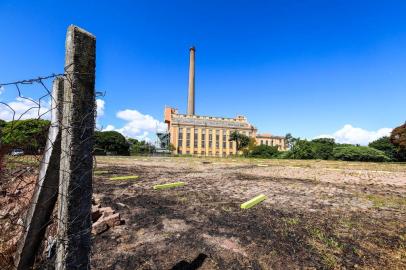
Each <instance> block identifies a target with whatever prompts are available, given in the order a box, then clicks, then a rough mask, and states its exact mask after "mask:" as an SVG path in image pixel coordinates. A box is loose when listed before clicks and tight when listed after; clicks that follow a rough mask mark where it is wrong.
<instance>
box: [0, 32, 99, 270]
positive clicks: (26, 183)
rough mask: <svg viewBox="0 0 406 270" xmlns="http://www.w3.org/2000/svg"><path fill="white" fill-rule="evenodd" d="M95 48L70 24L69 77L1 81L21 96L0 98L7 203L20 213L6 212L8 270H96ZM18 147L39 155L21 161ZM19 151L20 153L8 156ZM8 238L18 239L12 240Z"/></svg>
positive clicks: (1, 244) (2, 244) (0, 219)
mask: <svg viewBox="0 0 406 270" xmlns="http://www.w3.org/2000/svg"><path fill="white" fill-rule="evenodd" d="M95 43H96V39H95V37H94V36H93V35H92V34H90V33H88V32H86V31H85V30H83V29H80V28H79V27H76V26H73V25H72V26H69V28H68V31H67V37H66V55H65V70H64V73H60V74H51V75H48V76H44V77H37V78H34V79H26V80H20V81H15V82H9V83H1V84H0V90H4V87H7V89H6V90H7V91H9V88H10V87H9V86H14V87H15V91H16V93H17V94H16V100H15V101H12V102H8V103H7V102H4V101H0V108H1V107H3V108H5V110H1V111H0V118H1V117H2V116H3V117H7V118H8V119H7V120H9V122H6V123H3V122H0V124H1V126H0V172H1V174H0V176H1V178H0V191H1V192H2V193H3V195H4V199H3V197H0V205H3V204H2V203H3V202H4V203H6V204H7V206H6V207H8V208H9V209H12V210H13V211H14V210H15V211H14V212H13V211H10V212H13V213H11V214H10V213H8V214H6V215H3V213H0V229H1V230H2V231H3V229H4V231H5V232H6V233H5V234H4V237H5V238H4V239H0V240H1V241H0V254H1V256H0V268H3V269H31V268H32V267H33V266H34V265H38V264H42V265H44V264H47V265H53V266H55V268H56V269H79V268H80V269H89V268H90V249H91V198H92V170H93V133H94V129H95V117H96V102H95V95H96V93H95V87H94V86H95V57H96V53H95ZM51 79H53V85H52V91H50V90H49V86H48V81H49V80H51ZM26 85H33V86H35V87H39V89H37V91H36V92H35V93H36V94H37V95H39V97H38V98H31V97H28V95H27V96H25V95H23V91H24V89H23V88H24V87H25V86H26ZM10 89H11V88H10ZM41 89H42V90H41ZM49 114H50V115H51V121H50V124H48V121H45V120H47V119H49ZM33 119H35V120H38V121H36V122H34V121H33ZM22 120H24V121H22ZM27 127H29V128H32V129H33V130H34V129H35V132H31V133H30V132H27V130H25V129H26V128H27ZM27 134H28V136H27ZM42 145H45V147H44V148H43V149H42V148H41V147H43V146H42ZM16 148H23V150H24V151H25V152H26V153H27V154H31V155H32V156H29V157H28V156H22V157H20V156H17V155H19V154H20V153H21V151H20V150H19V149H16ZM12 149H14V150H13V151H12V154H13V155H11V156H10V155H6V154H7V153H10V150H12ZM40 152H43V155H42V156H41V155H39V153H40ZM2 154H3V155H2ZM14 155H15V156H14ZM2 158H3V159H2ZM38 168H39V169H38ZM20 197H21V198H20ZM20 199H21V200H20ZM56 205H57V206H58V207H57V208H56V207H55V206H56ZM16 209H17V210H16ZM23 214H24V219H21V217H22V216H23ZM8 234H10V237H11V236H12V235H13V234H14V235H17V236H16V237H15V239H6V237H7V236H6V235H8ZM17 240H18V245H16V242H17ZM7 245H8V246H7ZM3 251H7V252H3ZM40 251H41V252H42V254H40ZM12 253H14V261H11V259H10V258H11V256H10V254H12ZM45 253H46V254H45ZM44 257H46V258H45V259H44ZM39 258H40V259H39Z"/></svg>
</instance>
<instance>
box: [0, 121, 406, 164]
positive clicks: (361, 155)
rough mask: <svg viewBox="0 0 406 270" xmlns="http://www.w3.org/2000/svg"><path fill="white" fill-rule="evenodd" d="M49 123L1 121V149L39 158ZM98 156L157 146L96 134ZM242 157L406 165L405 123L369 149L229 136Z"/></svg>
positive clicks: (290, 138)
mask: <svg viewBox="0 0 406 270" xmlns="http://www.w3.org/2000/svg"><path fill="white" fill-rule="evenodd" d="M50 124H51V123H50V121H48V120H43V119H27V120H15V121H9V122H6V121H4V120H1V119H0V146H1V147H2V148H3V149H4V148H7V149H14V148H20V149H23V150H24V152H25V153H26V154H40V153H42V152H43V150H44V148H45V144H46V138H47V134H48V129H49V126H50ZM94 136H95V137H94V139H95V144H94V153H95V154H96V155H138V154H150V153H153V152H155V146H154V145H152V144H151V143H148V142H146V141H144V140H137V139H133V138H125V137H124V136H123V135H122V134H120V133H119V132H117V131H95V135H94ZM230 141H235V142H236V147H237V150H238V151H239V153H242V154H243V156H245V157H256V158H281V159H324V160H347V161H375V162H384V161H399V162H402V161H406V123H405V124H403V125H401V126H399V127H396V128H394V129H393V130H392V132H391V134H390V136H388V137H382V138H379V139H377V140H375V141H373V142H371V143H369V145H368V146H359V145H352V144H340V143H336V142H335V141H334V139H331V138H319V139H313V140H306V139H301V138H295V137H293V136H292V135H291V134H287V135H286V137H285V141H286V144H287V147H288V149H289V150H287V151H279V150H278V148H277V147H276V146H268V145H256V142H255V139H254V138H250V137H248V136H246V135H244V134H242V133H238V132H233V133H231V134H230ZM172 149H173V147H172Z"/></svg>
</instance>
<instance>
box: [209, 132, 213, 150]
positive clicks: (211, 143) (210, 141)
mask: <svg viewBox="0 0 406 270" xmlns="http://www.w3.org/2000/svg"><path fill="white" fill-rule="evenodd" d="M209 147H210V148H211V147H213V134H211V129H209Z"/></svg>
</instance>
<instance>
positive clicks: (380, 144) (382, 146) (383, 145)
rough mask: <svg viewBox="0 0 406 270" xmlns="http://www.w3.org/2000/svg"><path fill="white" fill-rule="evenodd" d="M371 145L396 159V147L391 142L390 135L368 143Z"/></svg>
mask: <svg viewBox="0 0 406 270" xmlns="http://www.w3.org/2000/svg"><path fill="white" fill-rule="evenodd" d="M368 146H369V147H372V148H375V149H377V150H381V151H383V152H384V153H385V155H386V156H387V157H388V158H390V159H391V160H395V156H396V147H395V146H394V145H393V144H392V143H391V142H390V139H389V137H382V138H379V139H377V140H375V141H373V142H371V143H369V144H368Z"/></svg>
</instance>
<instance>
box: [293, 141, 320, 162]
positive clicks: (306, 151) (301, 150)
mask: <svg viewBox="0 0 406 270" xmlns="http://www.w3.org/2000/svg"><path fill="white" fill-rule="evenodd" d="M289 152H290V154H289V155H288V156H289V158H292V159H314V158H315V156H316V155H315V151H314V149H313V147H312V143H311V142H309V141H307V140H300V139H299V140H297V141H295V144H294V145H293V146H292V148H291V149H290V150H289Z"/></svg>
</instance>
